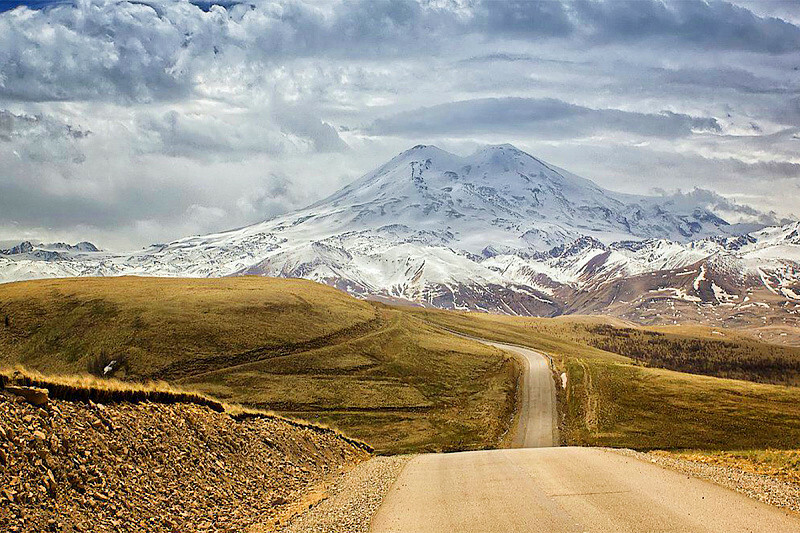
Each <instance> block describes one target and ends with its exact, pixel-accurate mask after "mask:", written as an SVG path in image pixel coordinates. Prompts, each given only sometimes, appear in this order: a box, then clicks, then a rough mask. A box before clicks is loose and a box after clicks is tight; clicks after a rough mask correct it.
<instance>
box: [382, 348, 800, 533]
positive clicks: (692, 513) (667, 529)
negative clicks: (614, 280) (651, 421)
mask: <svg viewBox="0 0 800 533" xmlns="http://www.w3.org/2000/svg"><path fill="white" fill-rule="evenodd" d="M499 347H501V348H503V349H506V350H510V351H516V352H517V353H519V354H520V355H522V356H523V357H524V358H525V359H526V360H527V361H528V362H529V369H528V371H527V372H526V375H525V378H524V380H523V381H524V383H525V385H524V386H525V388H526V389H527V390H526V391H525V394H524V396H523V398H522V405H521V406H520V422H519V425H518V428H517V431H518V433H517V435H516V436H517V437H518V439H517V440H515V441H514V443H513V445H514V446H517V447H519V446H522V447H523V448H521V449H507V450H488V451H479V452H461V453H451V454H427V455H420V456H418V457H416V458H414V459H413V460H412V461H411V462H410V463H409V464H408V465H407V466H406V467H405V469H404V470H403V472H402V473H401V474H400V477H399V478H398V479H397V481H396V482H395V484H394V485H393V487H392V489H391V490H390V491H389V494H388V495H387V496H386V498H385V500H384V502H383V504H382V505H381V507H380V508H379V509H378V512H377V513H376V514H375V516H374V518H373V521H372V527H371V531H372V533H479V532H480V533H495V532H496V533H522V532H526V533H645V532H653V533H655V532H658V533H679V532H680V533H744V532H748V533H762V532H763V533H767V532H769V533H779V532H780V533H789V532H800V519H799V518H798V516H797V515H794V514H790V513H788V512H786V511H782V510H780V509H778V508H775V507H771V506H769V505H766V504H762V503H760V502H757V501H755V500H752V499H750V498H748V497H746V496H743V495H741V494H738V493H736V492H733V491H731V490H728V489H726V488H723V487H720V486H717V485H714V484H711V483H708V482H706V481H701V480H698V479H694V478H691V477H687V476H686V475H684V474H679V473H677V472H673V471H671V470H666V469H663V468H661V467H659V466H656V465H653V464H650V463H647V462H644V461H640V460H638V459H634V458H631V457H628V456H624V455H621V454H618V453H615V452H612V451H607V450H602V449H598V448H567V447H564V448H555V447H551V448H542V447H540V446H545V445H548V444H553V443H556V442H557V438H556V434H555V430H554V420H555V400H554V394H555V389H554V385H553V380H552V378H551V374H550V370H549V368H548V365H547V362H546V360H545V359H544V357H542V356H539V355H538V354H537V353H536V352H533V351H531V350H525V349H523V348H517V347H513V346H507V345H499ZM537 358H538V359H537Z"/></svg>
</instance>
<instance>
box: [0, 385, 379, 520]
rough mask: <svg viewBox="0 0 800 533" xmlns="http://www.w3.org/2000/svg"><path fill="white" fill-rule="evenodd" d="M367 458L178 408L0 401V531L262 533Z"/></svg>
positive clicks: (294, 430)
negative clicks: (317, 489) (204, 532)
mask: <svg viewBox="0 0 800 533" xmlns="http://www.w3.org/2000/svg"><path fill="white" fill-rule="evenodd" d="M367 457H369V453H368V452H367V451H366V450H365V449H364V448H361V447H359V446H357V445H355V444H354V443H353V442H350V441H347V440H345V439H343V438H342V437H340V436H339V435H338V434H336V433H334V432H332V431H329V430H322V429H320V428H314V427H311V426H307V425H301V424H296V423H290V422H288V421H286V420H282V419H279V418H272V417H258V418H246V419H242V420H237V419H236V418H234V417H232V416H231V415H229V414H226V413H220V412H216V411H214V410H212V409H210V408H209V407H205V406H199V405H194V404H186V403H178V404H170V405H166V404H157V403H149V402H145V403H138V404H132V403H117V404H107V405H102V404H94V403H84V402H71V401H60V400H50V402H49V403H48V404H47V405H46V406H44V407H33V406H32V405H30V404H28V403H27V402H26V401H24V400H23V399H21V398H20V397H18V396H11V395H10V394H8V393H7V392H3V391H0V501H1V503H0V531H96V532H112V531H114V532H117V531H137V532H138V531H182V532H183V531H232V532H233V531H236V532H239V531H252V532H256V531H267V530H270V529H272V527H273V526H274V525H275V523H276V521H278V520H279V519H282V518H287V517H288V516H289V515H291V514H293V513H294V512H296V511H298V510H299V507H300V506H306V507H307V505H308V504H307V503H306V501H305V500H306V499H307V497H308V494H309V493H310V492H312V491H313V490H314V489H315V487H317V486H319V484H320V483H322V482H323V481H325V480H330V479H332V478H334V477H336V476H337V475H338V474H341V473H342V472H344V471H346V470H348V469H349V468H351V467H352V466H354V465H355V464H357V463H359V462H361V461H362V460H365V459H366V458H367Z"/></svg>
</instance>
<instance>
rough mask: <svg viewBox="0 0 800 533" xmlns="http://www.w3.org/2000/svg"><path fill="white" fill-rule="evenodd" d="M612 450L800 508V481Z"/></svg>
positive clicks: (786, 505)
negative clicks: (795, 481) (796, 482)
mask: <svg viewBox="0 0 800 533" xmlns="http://www.w3.org/2000/svg"><path fill="white" fill-rule="evenodd" d="M612 451H614V452H616V453H621V454H623V455H628V456H631V457H636V458H638V459H641V460H643V461H648V462H651V463H655V464H657V465H659V466H662V467H664V468H669V469H672V470H677V471H678V472H682V473H684V474H687V475H690V476H693V477H696V478H700V479H705V480H707V481H711V482H712V483H716V484H717V485H722V486H723V487H727V488H729V489H732V490H735V491H736V492H741V493H742V494H746V495H747V496H749V497H751V498H754V499H756V500H759V501H762V502H764V503H768V504H770V505H775V506H777V507H784V508H787V509H791V510H792V511H795V512H800V485H796V484H794V483H790V482H788V481H783V480H781V479H777V478H774V477H771V476H767V475H763V474H755V473H752V472H746V471H744V470H741V469H738V468H733V467H729V466H721V465H714V464H707V463H700V462H696V461H689V460H686V459H681V458H678V457H666V456H663V455H660V454H654V453H642V452H636V451H633V450H619V449H614V450H612Z"/></svg>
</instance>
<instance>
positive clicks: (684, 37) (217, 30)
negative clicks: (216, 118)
mask: <svg viewBox="0 0 800 533" xmlns="http://www.w3.org/2000/svg"><path fill="white" fill-rule="evenodd" d="M466 35H477V36H480V37H481V38H484V39H487V40H492V41H495V40H497V39H522V40H532V41H536V40H540V39H548V38H553V37H557V38H571V39H573V41H574V42H575V43H580V42H582V41H583V42H595V43H596V42H603V43H629V42H632V41H635V42H637V43H638V44H639V45H641V46H651V47H654V48H656V49H657V48H659V47H661V46H663V44H664V40H665V39H666V40H668V41H669V42H670V44H671V45H673V46H689V47H695V48H696V47H700V48H713V49H720V50H748V51H753V52H763V53H769V54H781V53H786V52H792V51H798V50H800V28H798V27H797V26H795V25H793V24H791V23H788V22H786V21H783V20H781V19H777V18H762V17H758V16H756V15H754V14H753V13H752V12H751V11H748V10H746V9H744V8H741V7H737V6H734V5H731V4H726V3H722V2H712V3H706V2H703V1H700V0H684V1H679V2H669V3H663V2H660V1H657V0H636V1H632V2H624V1H620V0H614V1H605V2H599V1H589V0H576V1H572V2H566V3H559V2H551V1H533V0H509V1H503V2H492V1H489V0H485V1H481V2H475V3H474V4H472V5H471V8H459V6H458V4H456V3H453V4H445V5H444V7H441V6H440V5H439V4H436V3H428V2H416V1H413V0H359V1H346V2H342V3H341V4H340V5H337V6H336V7H335V8H334V9H332V10H331V11H330V12H326V11H324V10H322V9H321V8H319V7H317V6H315V5H314V4H306V3H301V2H286V3H284V4H283V5H278V6H274V5H269V4H262V3H260V2H256V3H254V4H252V5H249V4H232V5H229V6H228V9H225V7H223V6H221V5H214V6H211V7H209V8H208V9H207V10H203V9H201V8H200V7H198V6H196V5H194V4H190V3H188V2H169V3H163V4H160V3H156V2H152V3H148V4H145V3H128V2H98V3H95V4H79V7H75V6H73V5H56V6H54V7H52V8H50V9H47V10H40V11H30V10H25V9H17V10H14V11H9V12H6V13H3V14H0V95H2V96H6V97H10V98H14V99H17V100H20V101H25V100H32V101H38V100H69V99H74V98H79V99H86V98H89V99H93V98H117V99H121V100H127V101H145V102H147V101H154V100H176V99H182V98H186V97H187V96H188V95H189V94H191V92H192V90H193V89H194V88H195V87H196V85H197V84H198V79H199V78H202V77H203V75H204V73H205V72H206V71H208V70H214V69H216V68H224V66H225V65H226V62H228V61H245V62H254V63H256V64H258V63H269V62H273V61H277V60H281V59H286V58H290V57H308V56H320V55H331V56H339V57H350V58H359V57H373V58H379V57H382V56H386V55H389V56H397V55H404V56H408V55H409V54H414V55H417V56H418V55H420V54H423V55H425V54H430V53H436V52H437V51H440V50H441V49H442V47H443V46H446V45H448V44H450V43H452V42H453V40H454V39H458V38H460V37H464V36H466ZM587 40H588V41H587ZM651 41H652V42H651Z"/></svg>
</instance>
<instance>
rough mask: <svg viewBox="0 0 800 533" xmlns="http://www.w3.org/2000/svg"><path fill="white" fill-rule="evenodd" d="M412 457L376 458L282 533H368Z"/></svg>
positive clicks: (345, 476) (342, 479)
mask: <svg viewBox="0 0 800 533" xmlns="http://www.w3.org/2000/svg"><path fill="white" fill-rule="evenodd" d="M412 457H413V456H412V455H395V456H391V457H374V458H372V459H370V460H369V461H365V462H363V463H361V464H359V465H358V466H356V467H355V468H353V469H352V470H350V471H349V472H347V473H346V474H343V475H341V476H339V477H338V479H336V481H335V482H334V483H333V485H332V486H331V487H330V489H329V490H328V491H327V494H326V495H324V496H321V497H320V498H319V500H318V503H316V504H315V505H313V504H312V505H311V506H310V508H309V509H308V511H306V512H305V513H302V514H300V515H297V516H295V517H294V518H293V519H292V520H291V521H290V523H288V524H287V525H285V526H283V527H281V528H279V529H278V530H277V531H278V532H280V533H341V532H343V531H347V532H348V533H368V532H369V529H370V524H371V522H372V517H373V515H374V514H375V512H376V511H377V510H378V507H380V505H381V503H382V502H383V499H384V497H385V496H386V494H387V493H388V492H389V490H390V489H391V487H392V485H393V484H394V482H395V480H396V479H397V477H398V476H399V475H400V472H401V471H402V470H403V467H405V465H406V464H407V463H408V461H410V460H411V459H412Z"/></svg>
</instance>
